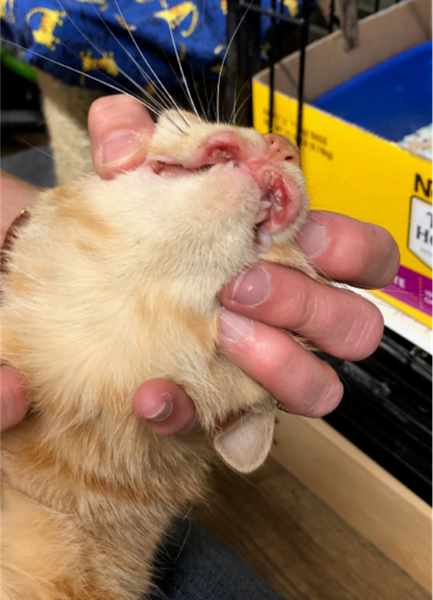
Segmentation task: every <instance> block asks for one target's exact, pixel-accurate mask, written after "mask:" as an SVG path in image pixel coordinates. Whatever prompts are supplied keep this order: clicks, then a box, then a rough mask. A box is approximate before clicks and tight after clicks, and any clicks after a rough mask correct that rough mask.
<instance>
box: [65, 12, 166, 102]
mask: <svg viewBox="0 0 433 600" xmlns="http://www.w3.org/2000/svg"><path fill="white" fill-rule="evenodd" d="M56 2H57V4H58V5H59V6H60V8H61V9H62V10H63V11H64V12H65V13H66V16H67V18H68V19H69V21H70V22H71V24H72V25H73V27H74V28H75V29H76V30H77V31H78V33H79V34H80V35H81V36H82V37H83V38H84V39H85V40H86V42H87V43H88V44H90V46H91V47H92V48H93V49H94V50H96V52H98V53H99V54H100V55H101V56H103V55H104V53H103V52H102V50H101V49H100V48H98V46H97V45H96V44H94V43H93V42H92V40H91V39H90V38H89V37H88V36H87V35H86V34H85V33H84V31H83V30H82V29H81V28H80V27H79V26H78V25H77V24H76V23H75V22H74V20H73V19H72V17H71V16H70V15H69V13H68V11H67V9H66V7H65V5H64V4H63V3H62V2H61V0H56ZM95 12H96V13H97V14H98V16H99V13H98V11H95ZM103 22H104V21H103ZM104 24H105V22H104ZM64 46H65V47H67V45H66V44H64ZM122 47H123V46H122ZM118 69H119V72H120V73H121V74H122V75H123V76H124V77H125V79H127V80H128V81H129V82H130V83H132V85H133V86H135V87H136V88H137V89H138V90H139V91H140V93H143V91H144V90H143V87H142V86H141V85H139V84H138V83H137V82H136V81H134V79H133V78H132V77H131V76H130V75H128V73H126V71H124V70H123V69H121V68H120V67H118ZM149 98H150V99H151V100H153V98H152V97H151V96H150V95H149ZM155 108H157V107H155Z"/></svg>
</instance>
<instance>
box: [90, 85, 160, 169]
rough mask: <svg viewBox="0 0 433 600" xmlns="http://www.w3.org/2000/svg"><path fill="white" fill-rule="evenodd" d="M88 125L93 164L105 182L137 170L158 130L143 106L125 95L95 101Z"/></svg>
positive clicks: (91, 108)
mask: <svg viewBox="0 0 433 600" xmlns="http://www.w3.org/2000/svg"><path fill="white" fill-rule="evenodd" d="M88 125H89V135H90V140H91V149H92V159H93V164H94V167H95V170H96V172H97V173H98V175H100V177H102V178H104V179H111V178H112V177H114V175H116V174H117V173H120V172H122V171H125V170H128V171H129V170H132V169H135V168H136V167H138V166H139V165H140V164H141V163H142V162H143V161H144V159H145V158H146V152H147V147H148V143H149V140H150V138H151V137H152V133H153V130H154V128H155V124H154V123H153V121H152V119H151V117H150V114H149V113H148V111H147V110H146V109H145V108H144V106H143V105H142V103H141V102H139V101H138V100H135V99H134V98H131V97H130V96H126V95H122V94H119V95H115V96H104V97H103V98H98V99H97V100H95V102H93V104H92V106H91V107H90V111H89V118H88Z"/></svg>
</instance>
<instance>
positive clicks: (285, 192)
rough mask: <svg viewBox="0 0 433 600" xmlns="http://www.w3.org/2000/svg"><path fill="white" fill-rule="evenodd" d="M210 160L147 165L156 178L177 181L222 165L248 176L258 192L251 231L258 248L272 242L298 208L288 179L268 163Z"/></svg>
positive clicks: (298, 200) (296, 191)
mask: <svg viewBox="0 0 433 600" xmlns="http://www.w3.org/2000/svg"><path fill="white" fill-rule="evenodd" d="M219 158H221V160H216V161H215V160H212V161H210V162H209V163H205V164H202V165H200V166H194V167H190V166H185V165H183V164H181V163H177V162H175V161H171V160H170V159H165V158H164V160H161V159H154V160H150V161H148V163H147V164H148V166H150V168H151V169H152V171H153V172H154V173H155V174H156V175H159V176H160V177H167V178H177V177H185V176H188V175H192V174H196V173H203V172H205V171H209V170H210V169H212V168H213V167H215V166H216V165H217V164H221V163H225V164H227V165H229V166H231V167H232V168H233V167H235V168H238V169H240V170H242V171H243V172H244V173H246V174H248V176H250V177H251V178H252V179H253V180H254V181H255V183H256V184H257V185H258V187H259V189H260V190H261V192H262V196H261V198H260V202H259V205H258V206H257V213H256V217H255V221H254V222H255V230H256V234H257V238H258V242H259V244H260V245H261V246H269V245H270V244H271V243H272V237H271V236H272V235H273V234H276V233H279V232H281V231H284V230H285V229H286V228H287V227H289V226H290V225H291V224H292V223H294V222H295V221H296V218H297V216H298V214H299V211H300V207H301V197H300V196H301V194H300V191H299V189H298V187H297V186H296V184H295V183H294V181H292V178H291V177H290V176H289V175H288V174H287V172H285V170H284V169H283V168H281V167H278V166H274V165H273V164H272V163H270V162H268V161H260V162H258V161H236V160H227V159H226V157H219Z"/></svg>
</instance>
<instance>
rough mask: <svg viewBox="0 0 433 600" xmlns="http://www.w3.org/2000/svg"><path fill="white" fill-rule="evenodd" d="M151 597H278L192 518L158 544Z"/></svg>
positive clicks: (164, 599) (192, 599)
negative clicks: (154, 587) (153, 587)
mask: <svg viewBox="0 0 433 600" xmlns="http://www.w3.org/2000/svg"><path fill="white" fill-rule="evenodd" d="M155 567H156V573H157V575H156V576H155V579H154V583H155V586H156V589H155V591H154V592H153V595H152V597H151V598H152V600H281V597H280V596H278V595H277V594H275V593H274V592H272V591H271V589H270V588H269V587H268V586H267V584H266V583H265V582H264V581H263V580H262V579H261V578H260V577H258V576H257V575H256V574H255V573H254V571H253V570H252V568H251V567H250V566H249V565H247V564H246V563H245V562H244V561H243V560H242V559H241V558H239V557H238V556H236V554H235V553H234V552H233V551H232V550H231V549H230V548H229V547H228V546H225V545H224V544H222V543H221V542H220V541H219V540H217V539H216V538H215V537H214V536H213V535H212V534H211V533H210V532H209V531H208V530H206V529H205V528H204V527H202V526H201V525H199V524H198V523H197V522H195V521H193V520H189V519H188V520H183V521H179V522H178V523H177V524H176V525H175V527H174V529H173V530H172V532H171V533H170V535H169V536H168V537H167V539H166V540H165V541H164V542H163V544H162V545H161V547H160V550H159V553H158V556H157V559H156V565H155Z"/></svg>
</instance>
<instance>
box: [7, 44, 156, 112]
mask: <svg viewBox="0 0 433 600" xmlns="http://www.w3.org/2000/svg"><path fill="white" fill-rule="evenodd" d="M0 40H1V41H2V42H5V43H7V44H11V45H12V46H16V47H17V48H21V50H25V51H26V52H31V53H32V54H34V55H35V56H38V57H39V58H42V59H43V60H47V61H48V62H50V63H52V64H54V65H58V66H59V67H63V68H64V69H68V70H69V71H72V72H73V73H78V75H83V76H84V77H87V78H88V79H91V80H92V81H97V82H98V83H100V84H102V85H105V86H107V87H109V88H111V89H113V90H115V91H116V92H119V93H121V94H126V96H130V97H131V98H135V100H138V102H140V103H141V104H143V106H145V107H146V108H147V110H149V111H150V112H152V113H154V114H155V115H156V116H159V113H158V111H157V110H155V108H154V107H153V106H150V105H149V104H148V103H147V102H145V101H144V100H142V98H139V97H138V96H136V95H135V94H132V93H131V92H128V91H126V90H124V89H122V88H120V87H118V86H117V85H112V84H111V83H108V82H107V81H104V80H103V79H99V78H98V77H94V76H93V75H89V73H85V72H84V71H81V70H80V69H76V68H75V67H71V66H69V65H66V64H64V63H61V62H60V61H58V60H55V59H54V58H49V57H48V56H44V55H43V54H40V53H39V52H36V51H35V50H32V49H31V48H26V47H25V46H22V45H21V44H18V43H17V42H12V41H10V40H5V39H3V38H0Z"/></svg>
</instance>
